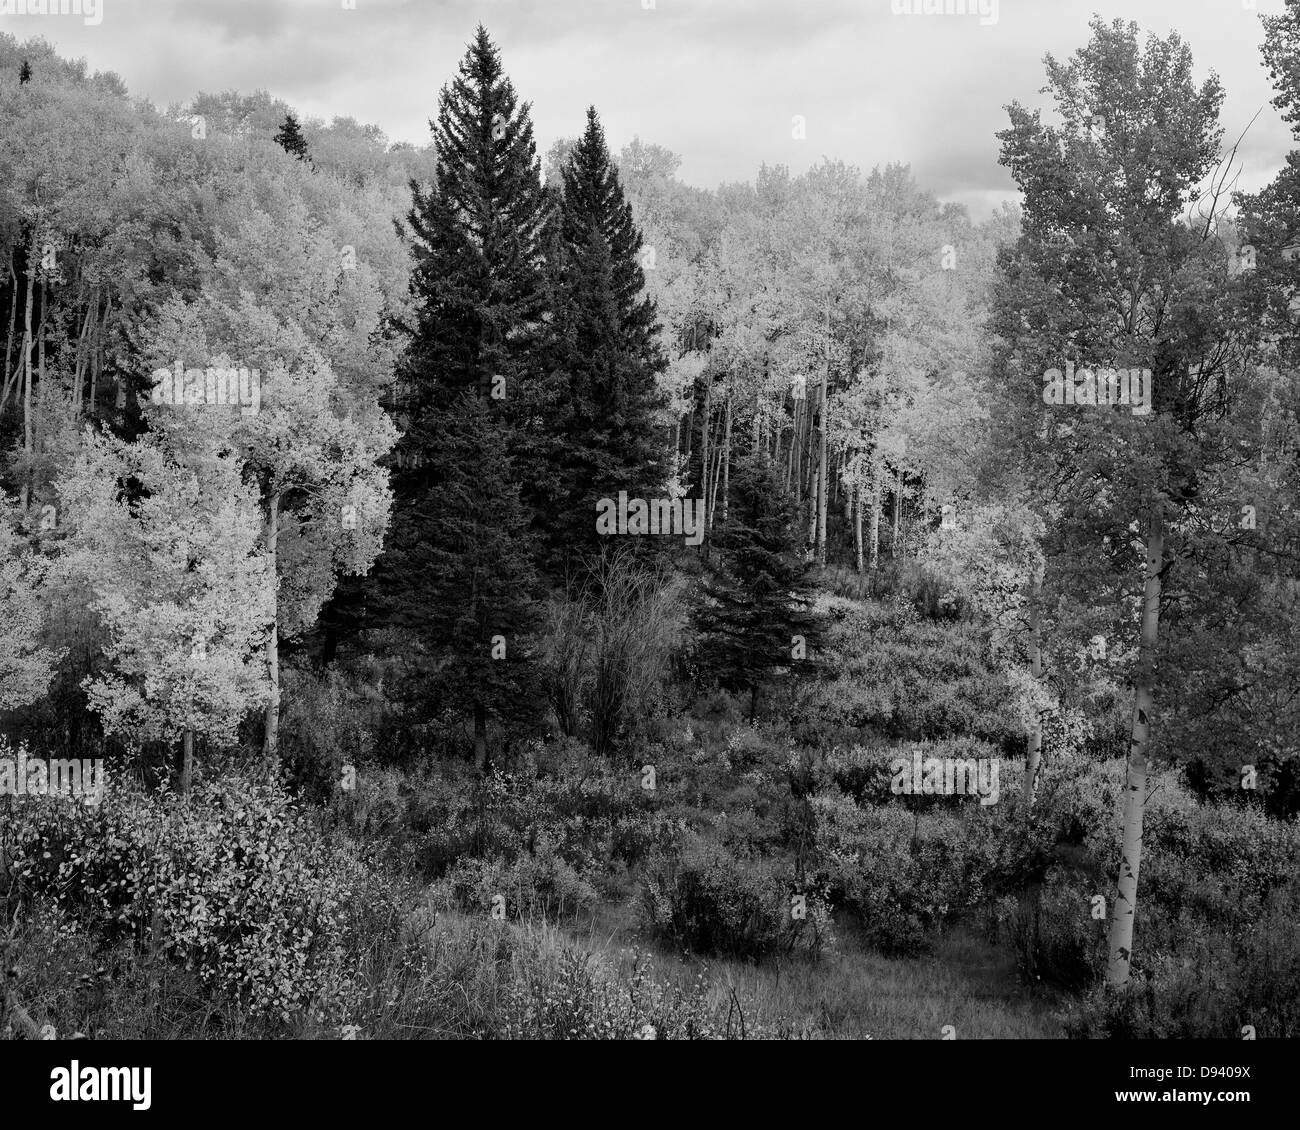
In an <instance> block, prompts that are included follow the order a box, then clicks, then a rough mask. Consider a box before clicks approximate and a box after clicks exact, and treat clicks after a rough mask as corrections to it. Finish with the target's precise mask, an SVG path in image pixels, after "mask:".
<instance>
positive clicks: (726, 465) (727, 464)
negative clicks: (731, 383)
mask: <svg viewBox="0 0 1300 1130" xmlns="http://www.w3.org/2000/svg"><path fill="white" fill-rule="evenodd" d="M754 436H755V439H757V437H758V433H757V432H755V433H754ZM755 453H757V444H756V445H755ZM730 494H731V390H730V389H728V390H727V430H726V432H725V434H724V436H723V440H722V521H723V523H724V524H725V523H726V521H727V498H728V496H729V495H730Z"/></svg>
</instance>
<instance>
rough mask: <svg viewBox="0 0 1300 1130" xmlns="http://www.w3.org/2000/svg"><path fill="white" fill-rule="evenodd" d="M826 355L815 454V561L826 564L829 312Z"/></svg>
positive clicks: (829, 363) (829, 371)
mask: <svg viewBox="0 0 1300 1130" xmlns="http://www.w3.org/2000/svg"><path fill="white" fill-rule="evenodd" d="M826 335H827V336H826V356H825V357H824V358H822V427H821V438H820V441H819V451H818V456H817V463H818V466H819V467H820V468H821V473H820V479H819V481H818V484H817V563H818V564H819V565H825V564H826V500H827V497H828V495H829V486H830V484H829V478H828V476H829V472H830V468H829V467H828V466H827V464H826V437H827V433H828V432H829V431H830V418H829V413H830V408H831V406H830V401H829V399H828V398H827V395H826V393H827V386H828V385H829V384H830V375H831V342H830V312H829V311H827V314H826Z"/></svg>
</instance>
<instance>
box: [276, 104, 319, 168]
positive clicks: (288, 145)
mask: <svg viewBox="0 0 1300 1130" xmlns="http://www.w3.org/2000/svg"><path fill="white" fill-rule="evenodd" d="M274 140H275V143H276V144H277V145H278V146H280V148H281V149H283V150H284V151H285V152H286V153H288V154H290V155H292V156H294V157H297V158H298V160H299V161H308V162H310V161H311V157H310V156H309V155H308V153H307V139H306V138H305V137H303V135H302V128H301V127H300V126H299V125H298V119H297V118H295V117H294V116H293V115H292V114H285V116H284V123H283V124H282V125H281V126H280V132H279V133H277V134H276V135H275V138H274Z"/></svg>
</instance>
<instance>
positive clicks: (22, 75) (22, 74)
mask: <svg viewBox="0 0 1300 1130" xmlns="http://www.w3.org/2000/svg"><path fill="white" fill-rule="evenodd" d="M31 79H32V65H31V63H29V62H28V61H27V60H26V59H24V60H23V65H22V66H21V67H20V68H19V70H18V85H19V86H22V85H23V83H25V82H30V81H31Z"/></svg>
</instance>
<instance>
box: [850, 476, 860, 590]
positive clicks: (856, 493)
mask: <svg viewBox="0 0 1300 1130" xmlns="http://www.w3.org/2000/svg"><path fill="white" fill-rule="evenodd" d="M849 498H850V499H853V498H856V499H857V502H858V504H857V505H856V506H854V507H853V556H854V559H855V560H856V561H857V566H858V572H859V573H861V572H862V488H861V487H860V486H859V485H858V483H857V480H856V479H855V480H854V482H853V490H852V491H850V493H849Z"/></svg>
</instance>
